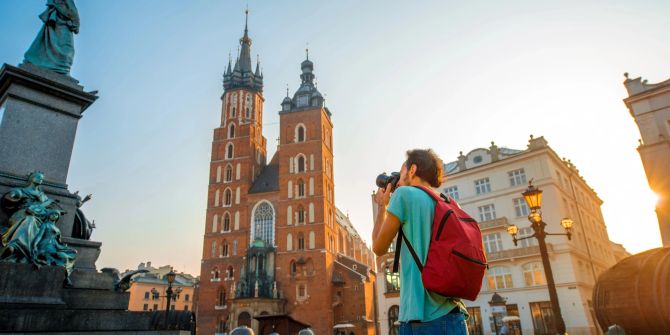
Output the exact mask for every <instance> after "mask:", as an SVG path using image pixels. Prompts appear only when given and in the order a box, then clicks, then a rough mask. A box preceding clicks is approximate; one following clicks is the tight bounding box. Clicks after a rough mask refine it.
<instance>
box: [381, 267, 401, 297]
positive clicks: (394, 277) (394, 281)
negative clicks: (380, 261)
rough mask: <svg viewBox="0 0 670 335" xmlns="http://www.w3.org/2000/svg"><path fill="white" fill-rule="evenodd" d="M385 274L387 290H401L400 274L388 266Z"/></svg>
mask: <svg viewBox="0 0 670 335" xmlns="http://www.w3.org/2000/svg"><path fill="white" fill-rule="evenodd" d="M384 276H385V277H386V292H387V293H388V292H399V291H400V274H399V273H397V272H395V273H394V272H392V271H391V269H390V268H389V267H388V266H387V267H385V268H384Z"/></svg>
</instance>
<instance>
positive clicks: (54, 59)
mask: <svg viewBox="0 0 670 335" xmlns="http://www.w3.org/2000/svg"><path fill="white" fill-rule="evenodd" d="M39 17H40V19H41V20H42V22H44V25H43V26H42V29H41V30H40V32H39V33H38V34H37V37H35V40H34V41H33V43H32V44H31V45H30V48H29V49H28V51H26V53H25V55H24V57H25V58H24V61H25V62H28V63H32V64H35V65H37V66H40V67H43V68H46V69H49V70H51V71H54V72H57V73H60V74H64V75H69V73H70V67H72V61H73V59H74V34H77V33H79V12H78V11H77V7H76V6H75V4H74V0H47V9H46V10H45V11H44V12H43V13H42V14H40V16H39Z"/></svg>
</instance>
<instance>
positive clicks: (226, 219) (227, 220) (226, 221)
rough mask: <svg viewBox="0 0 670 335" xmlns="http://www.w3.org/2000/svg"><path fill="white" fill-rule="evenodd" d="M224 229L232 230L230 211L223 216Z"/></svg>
mask: <svg viewBox="0 0 670 335" xmlns="http://www.w3.org/2000/svg"><path fill="white" fill-rule="evenodd" d="M223 231H230V214H228V213H226V214H225V215H224V216H223Z"/></svg>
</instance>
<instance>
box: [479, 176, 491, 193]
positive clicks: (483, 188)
mask: <svg viewBox="0 0 670 335" xmlns="http://www.w3.org/2000/svg"><path fill="white" fill-rule="evenodd" d="M475 191H476V193H477V194H478V195H479V194H484V193H489V192H491V182H490V181H489V178H488V177H487V178H483V179H478V180H475Z"/></svg>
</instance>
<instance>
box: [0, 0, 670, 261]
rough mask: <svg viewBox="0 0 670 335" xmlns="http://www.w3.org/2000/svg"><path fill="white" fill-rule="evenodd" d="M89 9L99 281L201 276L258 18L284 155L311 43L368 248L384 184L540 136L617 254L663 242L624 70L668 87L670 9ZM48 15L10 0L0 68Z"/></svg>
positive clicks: (80, 52) (87, 169)
mask: <svg viewBox="0 0 670 335" xmlns="http://www.w3.org/2000/svg"><path fill="white" fill-rule="evenodd" d="M76 3H77V7H78V9H79V14H80V17H81V29H80V33H79V34H78V35H76V37H75V49H76V55H75V60H74V65H73V67H72V71H71V74H72V76H73V77H75V78H76V79H78V80H79V81H80V82H81V84H82V85H84V86H85V88H86V89H87V90H98V91H99V96H100V98H99V99H98V101H96V103H95V104H93V105H92V106H91V107H90V108H89V109H88V110H87V111H86V112H85V113H84V117H83V118H82V119H81V120H80V122H79V128H78V132H77V137H76V142H75V146H74V152H73V156H72V161H71V164H70V171H69V175H68V184H69V187H70V190H71V191H76V190H80V193H82V194H88V193H93V200H91V201H90V202H88V203H87V204H86V205H85V206H84V207H83V209H84V210H85V212H86V213H87V216H88V217H89V218H93V219H95V223H96V225H97V229H96V230H95V231H94V233H93V236H92V239H93V240H96V241H102V242H103V245H102V254H101V256H100V258H99V260H98V263H97V264H98V267H99V268H102V267H116V268H119V269H121V270H123V269H128V268H135V267H136V266H137V265H138V264H139V263H140V262H146V261H151V262H152V263H153V264H156V265H163V264H171V265H173V266H174V267H175V269H176V270H178V271H185V272H188V273H193V274H199V268H200V259H201V258H202V237H203V234H204V216H205V209H206V197H207V184H208V173H209V160H210V153H211V140H212V135H213V129H214V128H215V127H217V126H218V123H219V120H220V109H221V105H220V104H221V101H220V97H221V94H222V91H223V87H222V74H223V71H224V69H225V66H226V65H227V62H228V58H229V54H231V53H232V54H233V57H234V54H235V53H236V51H237V47H238V45H239V42H238V41H239V38H240V37H241V35H242V32H243V28H244V9H245V7H246V6H247V4H248V6H249V9H250V15H249V34H250V36H251V38H252V40H253V45H252V53H253V54H254V55H256V54H258V55H259V57H260V61H261V64H262V67H263V73H264V84H265V87H264V96H265V99H266V100H265V109H264V110H265V115H264V121H265V122H266V123H265V124H264V126H263V132H264V135H265V137H266V138H267V139H268V156H270V157H271V155H272V154H273V153H274V152H275V151H276V141H275V140H274V139H276V138H277V137H278V132H279V129H278V121H279V115H278V114H277V112H278V111H279V108H280V103H281V100H282V99H283V97H284V96H285V94H286V93H285V92H286V85H287V84H288V86H289V89H290V91H291V94H292V92H294V91H295V90H296V89H297V88H298V86H299V83H300V79H299V74H300V73H299V71H300V68H299V67H300V62H301V61H302V60H304V58H305V48H306V47H309V50H310V51H309V55H310V60H312V61H313V62H314V64H315V65H314V66H315V70H314V72H315V74H316V76H317V82H318V87H319V90H320V91H321V92H322V93H324V95H325V97H326V105H327V106H328V108H329V109H330V111H331V112H332V113H333V116H332V120H333V123H334V131H333V141H334V155H335V159H334V169H335V202H336V205H337V206H338V207H339V208H340V209H341V210H342V211H343V212H345V213H349V215H350V218H351V220H352V222H353V223H354V225H355V226H356V228H357V229H358V231H359V232H360V233H361V235H362V236H364V237H365V239H366V240H367V241H368V242H370V238H369V237H370V235H371V231H372V211H371V203H370V194H371V193H372V190H373V189H374V188H375V186H374V179H375V177H376V175H377V174H378V173H380V172H384V171H387V172H390V171H392V170H397V169H398V167H399V166H400V164H401V163H402V161H403V160H404V158H405V157H404V152H405V151H406V150H407V149H411V148H428V147H430V148H433V149H434V150H435V151H436V152H437V153H438V155H440V156H441V158H442V159H443V160H444V161H445V162H447V161H452V160H455V159H456V157H457V156H458V153H459V151H463V152H464V153H467V152H469V151H471V150H473V149H476V148H479V147H488V146H489V145H490V142H491V141H495V143H496V144H497V145H499V146H505V147H510V148H516V149H525V147H526V144H527V141H528V138H529V135H531V134H533V135H535V136H536V137H537V136H544V137H545V139H546V140H547V141H548V142H549V145H550V146H551V147H552V148H553V149H554V150H555V151H556V152H557V153H558V154H559V155H560V156H561V157H566V158H569V159H571V160H572V162H573V163H574V164H575V165H576V166H577V167H578V169H579V170H580V172H581V174H582V176H583V177H584V178H585V179H586V181H587V182H588V184H589V185H590V186H591V187H592V188H594V189H595V190H596V192H597V193H598V195H599V196H600V198H601V199H602V200H603V201H604V203H603V206H602V211H603V215H604V218H605V222H606V225H607V229H608V233H609V236H610V239H611V240H612V241H614V242H617V243H622V244H623V245H624V246H625V247H626V248H627V249H628V251H630V252H632V253H637V252H640V251H643V250H647V249H650V248H654V247H658V246H660V245H661V241H660V236H659V232H658V224H657V219H656V215H655V213H654V203H655V197H654V195H653V194H652V193H651V191H650V190H649V187H648V184H647V181H646V177H645V175H644V170H643V167H642V163H641V161H640V158H639V155H638V153H637V150H636V147H637V143H638V138H640V135H639V131H638V129H637V126H636V125H635V122H634V120H633V118H632V117H631V116H630V114H629V112H628V110H627V108H626V106H625V105H624V103H623V102H622V99H624V98H625V97H627V93H626V90H625V88H624V86H623V81H624V79H625V78H624V76H623V73H624V72H629V73H630V76H631V77H632V78H635V77H638V76H642V77H643V78H645V79H648V80H649V82H652V83H653V82H659V81H662V80H665V79H667V78H668V77H670V66H669V65H670V43H668V39H667V37H668V35H667V32H668V31H670V20H668V19H667V15H668V13H670V2H668V1H589V0H564V1H537V0H528V1H470V2H462V1H421V2H408V1H365V2H363V1H355V0H343V1H318V2H317V1H298V0H295V1H282V2H279V1H272V2H270V1H253V0H252V1H248V2H247V1H213V0H209V1H205V0H197V1H196V0H193V1H185V0H182V1H177V0H144V1H134V0H133V1H131V0H79V1H76ZM44 4H45V1H41V0H2V1H0V32H1V33H0V62H4V63H8V64H13V65H16V64H18V63H20V62H21V61H22V60H23V53H24V52H25V51H26V50H27V49H28V46H29V45H30V43H31V42H32V40H33V39H34V37H35V36H36V34H37V32H38V30H39V29H40V27H41V21H40V20H39V19H38V15H39V14H40V13H41V12H42V10H43V9H44V8H45V7H44ZM254 58H255V57H254ZM0 145H1V144H0ZM47 177H48V176H47Z"/></svg>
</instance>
